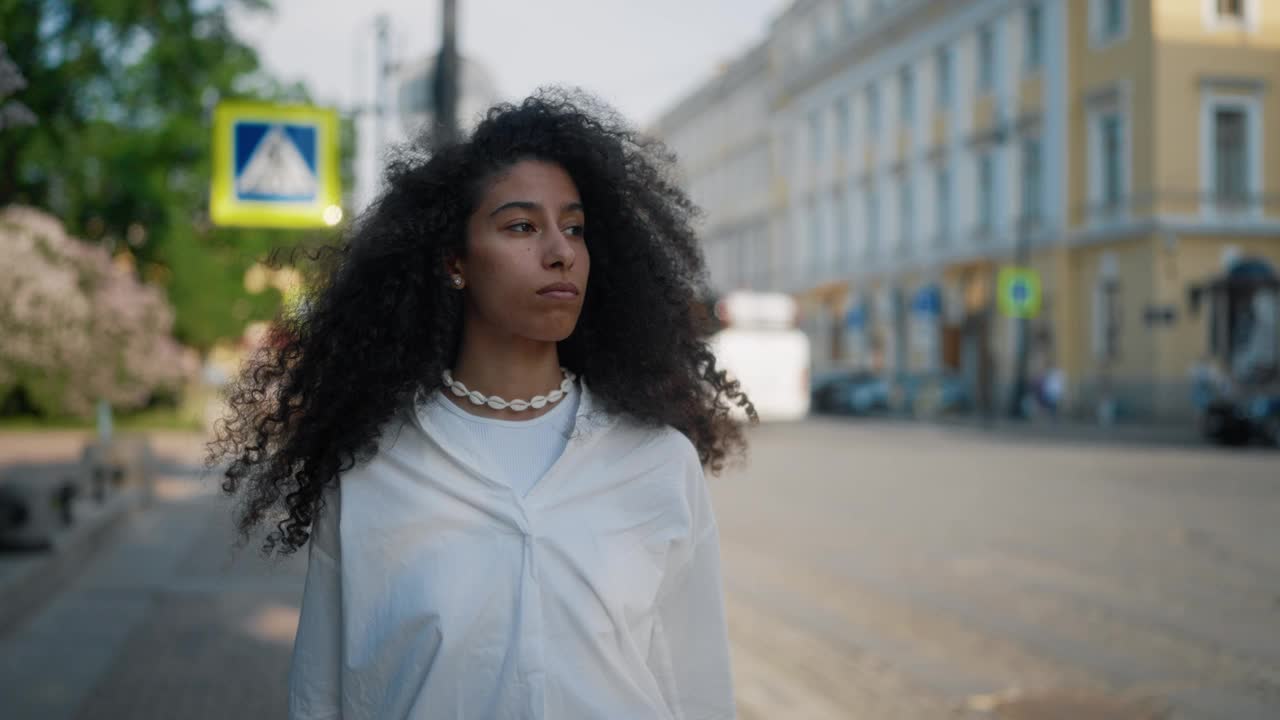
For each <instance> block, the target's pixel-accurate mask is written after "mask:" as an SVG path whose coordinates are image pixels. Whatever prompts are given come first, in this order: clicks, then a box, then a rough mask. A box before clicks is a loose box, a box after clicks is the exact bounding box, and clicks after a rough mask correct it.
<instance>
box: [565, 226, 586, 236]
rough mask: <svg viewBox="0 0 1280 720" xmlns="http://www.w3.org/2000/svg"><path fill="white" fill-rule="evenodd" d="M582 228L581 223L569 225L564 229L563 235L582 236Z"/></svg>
mask: <svg viewBox="0 0 1280 720" xmlns="http://www.w3.org/2000/svg"><path fill="white" fill-rule="evenodd" d="M582 233H583V229H582V226H581V225H570V226H569V227H567V228H565V229H564V234H565V235H576V236H578V237H582Z"/></svg>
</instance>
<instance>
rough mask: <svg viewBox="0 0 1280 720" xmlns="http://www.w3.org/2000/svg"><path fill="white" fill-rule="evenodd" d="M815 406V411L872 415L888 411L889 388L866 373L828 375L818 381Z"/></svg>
mask: <svg viewBox="0 0 1280 720" xmlns="http://www.w3.org/2000/svg"><path fill="white" fill-rule="evenodd" d="M811 392H812V400H811V403H810V404H811V405H812V407H813V409H814V411H815V412H819V413H829V414H835V415H872V414H875V413H882V412H888V410H889V385H888V383H886V382H885V381H884V380H882V379H880V378H879V377H877V376H875V375H874V374H872V373H870V372H867V371H865V370H846V371H837V372H831V373H825V374H823V375H821V376H819V377H818V378H816V379H815V381H814V383H813V387H812V390H811Z"/></svg>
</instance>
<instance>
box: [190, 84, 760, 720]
mask: <svg viewBox="0 0 1280 720" xmlns="http://www.w3.org/2000/svg"><path fill="white" fill-rule="evenodd" d="M669 162H670V156H669V155H668V154H667V153H666V151H665V150H663V149H662V148H661V146H659V145H657V144H655V143H652V142H650V141H647V140H644V139H642V138H641V137H639V136H638V135H636V134H635V133H633V132H632V131H631V130H630V129H628V128H627V127H626V126H625V124H623V123H622V122H620V121H619V119H618V118H617V117H616V116H615V115H614V114H613V113H612V112H610V111H607V110H602V109H600V108H599V107H598V106H597V105H596V104H595V103H594V102H592V101H591V100H590V99H588V98H583V97H581V96H579V95H573V94H568V93H564V92H561V91H545V92H543V93H541V94H539V95H536V96H534V97H532V98H530V99H528V100H526V101H525V102H524V103H522V104H521V105H519V106H510V105H504V106H499V107H496V108H494V109H493V110H491V111H490V112H489V113H488V115H487V117H486V118H485V119H484V120H483V121H482V122H481V123H480V125H479V126H478V127H477V129H476V130H475V132H474V133H473V135H472V136H471V137H470V138H469V139H467V140H465V141H462V142H459V143H457V144H454V145H452V146H449V147H445V148H443V149H439V150H437V151H436V152H435V153H434V154H433V155H432V156H431V157H430V159H429V160H425V161H424V160H421V159H418V160H416V161H415V160H413V159H409V160H405V161H400V162H397V163H395V164H393V166H392V168H391V169H390V170H389V172H388V174H387V183H386V190H385V191H384V193H383V195H382V196H381V198H380V199H379V200H378V201H377V202H376V204H375V205H374V206H373V208H372V209H370V210H369V212H368V213H367V214H366V215H365V216H364V217H362V218H361V219H360V221H358V222H357V223H356V226H355V228H354V231H353V233H352V236H351V238H350V240H349V242H348V243H346V244H345V245H344V246H342V247H341V248H338V249H337V251H336V252H332V253H329V254H328V257H329V258H330V259H331V260H332V261H333V262H332V263H330V265H331V270H329V271H328V272H327V273H326V274H324V280H323V281H322V282H320V286H319V289H318V291H317V292H315V293H314V294H313V295H312V296H311V298H310V301H309V304H308V306H307V309H306V310H305V311H304V312H303V313H301V314H299V315H298V316H296V317H291V318H286V320H285V321H284V322H283V323H282V324H281V326H280V329H279V330H278V331H277V336H276V338H275V341H274V342H269V343H267V344H266V347H267V348H268V349H267V350H265V351H264V352H263V353H262V354H260V355H258V356H257V357H256V358H255V360H253V361H252V362H251V364H250V366H249V368H248V369H247V371H246V372H245V373H244V374H243V375H242V377H241V379H240V380H239V383H238V386H237V387H236V388H235V390H234V391H233V393H232V394H231V401H230V405H231V411H232V414H231V417H230V419H229V421H228V422H227V423H226V424H225V425H224V426H223V427H222V428H220V432H219V437H218V440H217V442H216V443H215V445H214V447H213V452H212V453H211V460H215V461H216V460H218V459H224V460H228V461H230V464H229V465H228V469H227V471H226V479H225V481H224V483H223V486H224V489H225V490H226V491H227V492H228V493H236V492H240V491H243V492H244V494H245V499H244V504H243V506H242V511H241V515H240V518H239V525H240V530H241V533H242V538H243V539H246V540H247V538H248V537H249V533H250V532H251V531H252V530H253V529H254V528H255V527H256V526H258V525H259V524H260V523H262V522H263V521H264V520H266V519H267V518H268V517H271V518H272V519H273V520H275V521H276V522H275V530H274V531H273V532H271V533H270V534H269V535H268V536H267V542H266V548H265V549H266V551H267V552H270V551H271V550H273V549H279V550H281V551H283V552H292V551H295V550H297V549H299V548H301V547H302V546H303V545H304V544H307V542H308V540H310V549H309V565H308V570H307V580H306V590H305V593H304V596H303V601H302V613H301V619H300V622H299V626H298V634H297V639H296V642H295V646H294V655H293V665H292V670H291V674H290V683H289V698H290V699H289V704H290V714H291V717H294V718H317V719H318V718H338V717H341V718H346V719H347V720H352V719H354V718H377V719H378V720H387V719H392V718H512V719H515V718H646V719H649V718H703V719H706V718H731V717H733V716H734V705H733V697H732V687H731V681H730V670H729V657H728V642H727V638H726V629H725V619H724V612H723V600H722V594H721V585H720V582H721V581H720V565H719V543H718V538H717V532H716V524H715V519H714V516H713V514H712V508H711V504H710V501H709V496H708V493H707V489H706V485H705V482H704V477H703V468H704V467H705V468H708V469H710V470H712V471H713V472H718V471H719V470H720V469H721V468H722V466H723V464H724V462H725V461H726V459H728V457H729V456H730V455H731V454H732V453H734V452H736V451H738V450H740V449H741V448H742V446H743V438H742V433H741V430H740V428H738V427H737V426H736V425H735V424H734V423H733V421H732V420H731V419H730V418H729V408H730V405H731V404H737V405H740V406H742V407H743V408H745V409H746V410H747V412H748V414H749V415H751V416H754V410H753V409H752V408H751V405H750V403H749V402H748V401H747V399H746V398H745V397H744V396H743V394H742V393H741V391H740V390H739V388H738V386H737V384H736V383H734V382H732V381H729V380H727V379H726V377H725V375H724V373H723V372H722V371H719V370H717V368H716V364H715V360H714V358H713V357H712V355H711V354H710V352H709V351H708V349H707V345H706V343H705V342H704V340H703V333H704V327H703V324H702V321H701V320H700V319H699V317H700V316H698V315H696V314H695V313H694V312H693V308H694V307H696V305H697V300H698V298H699V297H700V296H701V295H702V293H703V291H704V287H703V276H704V267H703V261H702V257H701V255H700V253H699V251H698V245H697V241H696V238H695V236H694V233H693V231H692V229H691V228H690V219H691V216H692V214H693V207H692V206H691V204H690V202H689V200H688V199H687V198H686V197H685V196H684V195H683V194H682V193H681V192H680V191H679V190H678V189H677V188H676V187H675V185H674V184H673V181H672V179H671V176H670V175H669V167H668V164H669Z"/></svg>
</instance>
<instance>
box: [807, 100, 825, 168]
mask: <svg viewBox="0 0 1280 720" xmlns="http://www.w3.org/2000/svg"><path fill="white" fill-rule="evenodd" d="M822 153H823V147H822V114H821V113H819V112H818V111H817V110H814V111H813V112H811V113H809V157H810V159H812V160H813V165H814V166H815V167H817V166H819V165H821V164H822Z"/></svg>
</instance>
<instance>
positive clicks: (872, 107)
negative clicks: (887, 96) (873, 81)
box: [867, 85, 880, 141]
mask: <svg viewBox="0 0 1280 720" xmlns="http://www.w3.org/2000/svg"><path fill="white" fill-rule="evenodd" d="M867 135H868V138H869V139H870V140H873V141H874V140H875V139H876V138H878V137H880V91H879V89H878V88H877V87H876V86H875V85H869V86H867Z"/></svg>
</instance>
